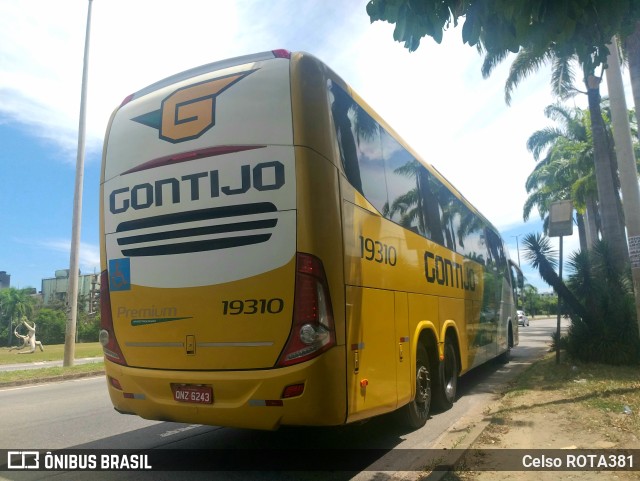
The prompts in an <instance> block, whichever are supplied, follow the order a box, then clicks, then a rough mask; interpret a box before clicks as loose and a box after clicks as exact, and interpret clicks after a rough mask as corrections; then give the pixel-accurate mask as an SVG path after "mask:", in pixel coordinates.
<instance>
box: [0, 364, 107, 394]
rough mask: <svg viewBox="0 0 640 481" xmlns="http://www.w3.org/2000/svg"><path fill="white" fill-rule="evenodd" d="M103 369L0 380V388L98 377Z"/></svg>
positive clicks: (102, 374) (102, 373) (102, 372)
mask: <svg viewBox="0 0 640 481" xmlns="http://www.w3.org/2000/svg"><path fill="white" fill-rule="evenodd" d="M104 373H105V371H104V369H99V370H95V371H87V372H78V373H73V374H60V375H58V376H47V377H41V378H33V379H19V380H17V381H6V382H5V381H0V389H3V388H6V387H18V386H27V385H32V384H45V383H49V382H60V381H69V380H72V379H81V378H84V377H98V376H104Z"/></svg>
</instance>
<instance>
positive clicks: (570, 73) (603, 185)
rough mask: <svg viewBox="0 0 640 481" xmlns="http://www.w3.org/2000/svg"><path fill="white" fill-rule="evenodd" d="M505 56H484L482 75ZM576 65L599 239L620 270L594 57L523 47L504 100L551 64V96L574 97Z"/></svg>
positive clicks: (611, 165)
mask: <svg viewBox="0 0 640 481" xmlns="http://www.w3.org/2000/svg"><path fill="white" fill-rule="evenodd" d="M508 54H509V52H508V51H507V50H504V51H501V52H497V53H496V52H493V53H489V52H488V53H486V55H485V59H484V62H483V66H482V74H483V76H484V77H485V78H486V77H488V76H489V75H490V74H491V72H492V71H493V69H494V68H495V67H496V66H497V65H498V63H500V62H502V61H503V60H505V59H506V58H507V56H508ZM576 60H577V61H578V63H579V65H580V67H581V70H582V77H583V81H584V84H585V86H586V88H587V90H586V94H587V98H588V102H589V115H590V121H591V131H592V140H593V152H594V155H593V160H594V167H595V176H596V184H597V190H598V198H599V202H600V204H599V208H600V209H599V211H600V216H601V222H602V235H603V238H604V239H606V240H607V242H608V243H609V245H610V246H611V249H612V251H613V252H615V253H616V263H618V264H619V266H624V265H627V264H628V263H629V253H628V250H627V243H626V236H625V232H624V221H623V219H622V217H621V213H620V210H619V208H618V201H617V200H616V199H617V195H618V192H617V188H616V185H617V183H618V182H617V181H616V179H617V166H616V163H615V159H614V158H613V157H612V149H611V146H610V143H609V141H608V139H607V133H606V127H605V123H604V120H603V117H602V110H601V107H600V102H601V96H600V82H601V77H598V76H596V75H595V74H596V72H595V64H594V56H593V55H584V54H582V55H581V56H579V55H578V53H577V52H576V51H575V50H564V51H561V50H559V49H558V48H557V47H556V45H555V44H553V43H552V44H548V45H546V46H544V47H543V48H533V47H531V48H528V47H523V48H521V49H520V51H519V52H518V54H517V55H516V57H515V59H514V60H513V63H512V64H511V68H510V71H509V75H508V77H507V81H506V83H505V100H506V102H507V104H509V103H510V101H511V93H512V91H513V90H514V89H515V88H516V86H517V85H518V84H519V83H520V82H521V81H522V80H523V79H524V78H525V77H527V76H528V75H529V74H531V73H533V72H535V71H537V70H538V69H539V68H540V67H541V66H542V65H544V64H547V63H551V69H552V74H551V87H552V91H553V93H554V95H556V96H557V97H559V98H561V99H566V98H569V97H571V96H574V95H575V94H576V93H578V90H577V89H576V88H575V86H574V85H575V72H574V70H573V66H574V65H575V61H576Z"/></svg>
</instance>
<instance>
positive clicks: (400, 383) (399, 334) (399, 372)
mask: <svg viewBox="0 0 640 481" xmlns="http://www.w3.org/2000/svg"><path fill="white" fill-rule="evenodd" d="M394 294H395V328H396V337H395V341H396V342H397V343H398V350H399V352H398V358H397V362H396V385H397V391H398V406H402V405H404V404H406V403H408V402H409V401H410V400H412V399H413V396H414V389H415V382H414V377H415V373H414V367H413V366H414V362H415V361H414V359H413V358H412V356H411V336H410V334H409V333H410V331H409V296H408V295H407V293H406V292H395V293H394Z"/></svg>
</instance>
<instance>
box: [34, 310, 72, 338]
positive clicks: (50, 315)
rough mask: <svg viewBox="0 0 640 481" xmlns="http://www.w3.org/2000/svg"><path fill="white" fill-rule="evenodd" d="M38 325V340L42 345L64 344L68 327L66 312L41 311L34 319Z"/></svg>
mask: <svg viewBox="0 0 640 481" xmlns="http://www.w3.org/2000/svg"><path fill="white" fill-rule="evenodd" d="M34 321H35V323H36V339H37V340H38V341H40V342H42V344H45V345H46V344H63V343H64V333H65V329H66V325H67V316H66V314H65V312H64V311H60V310H57V309H48V308H46V307H43V308H42V309H40V311H39V312H38V314H37V315H36V317H35V319H34Z"/></svg>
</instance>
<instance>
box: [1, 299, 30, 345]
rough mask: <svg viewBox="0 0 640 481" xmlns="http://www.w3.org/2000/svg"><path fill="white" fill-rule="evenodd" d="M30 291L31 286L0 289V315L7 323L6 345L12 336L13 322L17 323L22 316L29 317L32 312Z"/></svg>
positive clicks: (9, 342) (9, 343)
mask: <svg viewBox="0 0 640 481" xmlns="http://www.w3.org/2000/svg"><path fill="white" fill-rule="evenodd" d="M31 292H32V289H31V288H26V289H16V288H15V287H9V288H8V289H3V290H0V315H1V316H2V317H3V318H5V319H6V320H7V323H8V327H9V332H8V337H7V344H8V345H11V340H12V338H13V326H14V324H15V325H17V322H19V319H21V318H22V316H27V317H29V316H31V315H32V314H33V308H34V305H35V299H34V298H33V297H32V296H31ZM14 321H15V323H14Z"/></svg>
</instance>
